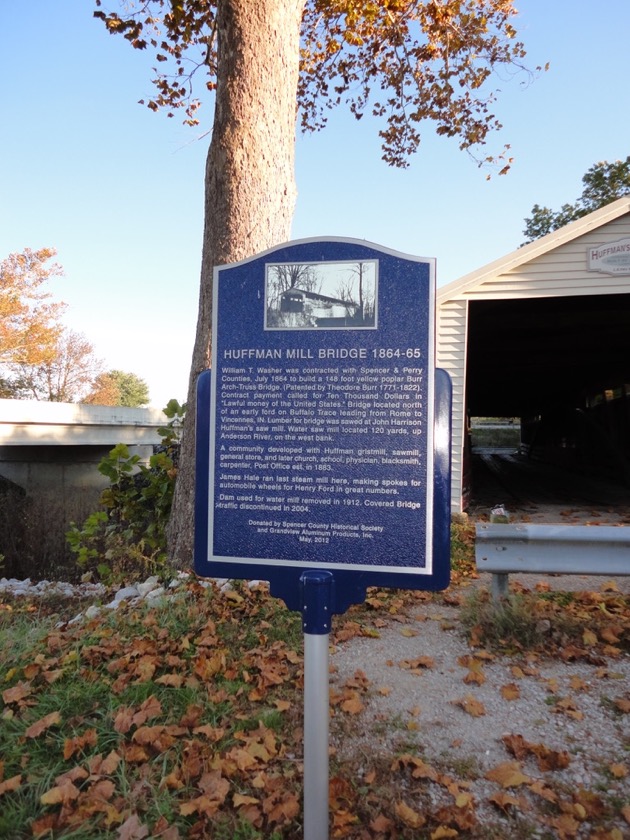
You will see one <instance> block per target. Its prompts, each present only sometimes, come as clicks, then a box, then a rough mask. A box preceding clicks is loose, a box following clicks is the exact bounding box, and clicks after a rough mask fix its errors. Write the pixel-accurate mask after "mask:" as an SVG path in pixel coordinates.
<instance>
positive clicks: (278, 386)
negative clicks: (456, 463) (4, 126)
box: [195, 239, 450, 612]
mask: <svg viewBox="0 0 630 840" xmlns="http://www.w3.org/2000/svg"><path fill="white" fill-rule="evenodd" d="M434 275H435V264H434V261H433V260H431V259H420V258H415V257H409V256H404V255H401V254H398V253H395V252H392V251H389V250H386V249H384V248H381V247H379V246H376V245H372V244H366V243H364V242H358V241H355V240H336V239H330V240H307V241H303V242H298V243H291V244H288V245H284V246H281V247H279V248H276V249H273V250H271V251H268V252H266V253H264V254H261V255H259V256H256V257H254V258H252V259H250V260H245V261H243V262H241V263H238V264H234V265H229V266H224V267H220V268H218V269H216V271H215V279H214V318H213V348H212V371H211V373H208V374H206V375H203V376H202V378H201V380H200V387H199V397H198V420H197V499H196V545H195V567H196V571H197V572H198V573H199V574H201V575H205V576H213V577H230V578H250V579H263V580H269V581H270V582H271V591H272V593H273V594H276V595H278V596H279V597H282V598H284V600H285V601H286V602H287V604H288V605H289V606H290V607H291V608H294V609H298V608H299V592H298V590H299V580H300V577H301V575H302V574H303V572H304V571H306V570H312V569H320V570H326V571H328V572H332V573H333V575H334V581H335V606H334V611H335V612H343V610H344V609H345V608H346V607H347V606H348V605H349V604H350V603H353V602H356V601H360V600H361V599H362V597H364V593H365V588H366V587H367V586H371V585H375V586H395V587H402V588H415V589H438V588H443V587H445V586H446V585H448V579H449V557H448V553H449V521H450V519H449V506H450V500H449V448H450V388H449V382H448V377H447V376H446V374H444V373H443V372H441V371H437V372H436V370H435V357H434V287H435V276H434Z"/></svg>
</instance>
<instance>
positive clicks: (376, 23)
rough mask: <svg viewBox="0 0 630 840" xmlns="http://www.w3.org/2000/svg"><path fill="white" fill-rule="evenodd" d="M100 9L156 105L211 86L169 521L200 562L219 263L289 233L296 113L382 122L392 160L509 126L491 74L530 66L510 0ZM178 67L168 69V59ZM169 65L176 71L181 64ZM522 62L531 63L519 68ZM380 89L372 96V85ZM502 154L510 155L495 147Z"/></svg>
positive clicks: (284, 1)
mask: <svg viewBox="0 0 630 840" xmlns="http://www.w3.org/2000/svg"><path fill="white" fill-rule="evenodd" d="M95 3H96V6H97V9H98V10H97V11H96V12H95V15H96V16H97V17H99V18H100V19H101V20H103V22H104V23H105V25H106V27H107V29H108V30H109V31H110V32H111V33H120V34H122V35H123V36H124V37H125V38H126V39H127V40H128V41H129V42H130V43H131V44H132V46H133V47H135V48H136V49H147V48H151V49H152V50H153V51H154V53H155V60H156V65H155V67H156V68H157V67H158V66H159V67H160V68H162V69H161V70H160V71H158V70H157V69H156V70H155V79H154V81H155V85H156V91H157V93H156V96H155V97H154V98H153V99H152V100H150V101H148V103H147V105H148V107H149V108H151V109H152V110H158V109H159V108H161V107H165V108H166V109H167V111H168V113H169V115H172V114H173V113H174V112H175V110H176V109H178V108H183V109H184V114H185V120H184V121H185V122H188V123H189V124H193V125H194V124H196V123H197V122H198V117H197V110H198V107H199V103H200V100H199V98H198V95H197V94H195V87H194V83H195V82H197V81H198V80H199V81H201V84H202V86H204V88H205V89H210V90H212V91H214V102H215V108H214V123H213V127H212V140H211V143H210V148H209V151H208V158H207V163H206V183H205V227H204V238H203V253H202V258H201V292H200V299H199V315H198V321H197V332H196V339H195V346H194V349H193V358H192V365H191V375H190V380H189V392H188V413H187V415H186V422H185V424H184V434H183V440H182V448H181V455H180V471H179V475H178V479H177V487H176V491H175V498H174V505H173V513H172V516H171V523H170V530H169V535H170V545H171V552H172V555H173V558H174V559H175V561H176V562H177V563H178V564H180V565H187V564H189V563H190V562H191V558H192V544H193V520H194V469H195V463H194V421H195V418H194V405H195V398H194V397H195V387H196V380H197V376H198V374H199V373H200V372H201V371H202V370H203V369H204V368H207V367H208V366H209V364H210V346H211V341H210V330H211V323H212V311H211V307H212V272H213V267H214V266H215V265H221V264H226V263H231V262H235V261H237V260H242V259H244V258H247V257H250V256H252V255H253V254H255V253H258V252H259V251H262V250H264V249H267V248H270V247H272V246H273V245H276V244H278V243H280V242H284V241H287V240H288V239H289V238H290V223H291V217H292V213H293V207H294V201H295V196H296V187H295V175H294V145H295V121H296V113H297V107H298V105H299V107H300V109H301V123H302V127H303V128H306V129H309V130H316V129H318V128H321V127H322V126H323V125H324V124H325V122H326V113H327V109H329V108H332V107H335V106H336V105H340V104H345V105H347V106H348V107H349V108H350V110H351V112H352V113H353V114H354V115H355V116H356V117H357V118H360V117H361V116H362V115H363V114H364V113H366V112H368V111H371V112H372V113H374V114H375V115H376V116H378V117H380V118H381V119H382V121H383V128H382V129H381V131H380V136H381V139H382V148H383V157H384V158H385V160H386V161H388V162H389V163H392V164H395V165H400V166H403V165H405V162H406V159H407V156H408V155H409V154H410V153H412V152H414V151H415V150H416V149H417V147H418V145H419V143H420V137H421V135H420V127H421V125H422V123H424V122H431V123H433V124H434V125H435V130H436V131H437V133H438V134H442V135H445V136H448V137H457V138H458V139H459V145H460V148H461V149H464V150H466V151H469V152H470V151H471V150H473V149H475V148H476V149H479V148H481V147H483V145H484V144H485V143H486V138H487V135H488V133H489V132H491V131H492V130H494V129H497V128H499V127H500V123H499V122H498V120H497V119H496V117H495V116H494V115H493V113H492V111H491V109H492V106H493V102H494V99H495V95H494V91H492V90H488V89H487V82H488V79H489V78H490V77H491V75H492V74H493V72H494V71H496V70H499V69H503V68H505V67H508V68H513V67H515V66H517V67H521V60H522V59H523V57H524V54H525V53H524V49H523V45H522V44H521V43H519V42H518V41H516V40H515V35H516V33H515V30H514V27H513V25H512V21H513V19H514V16H515V15H516V10H515V9H514V7H513V3H512V0H441V2H438V0H426V2H406V3H401V2H400V0H380V2H374V0H257V2H252V0H216V2H214V3H213V2H210V0H181V2H178V3H172V2H170V0H142V2H138V3H137V4H136V5H135V6H132V4H128V3H125V4H124V9H125V12H124V14H123V15H122V16H121V15H119V14H118V13H117V12H105V11H101V9H100V7H101V0H95ZM169 66H170V67H169ZM171 68H172V72H171ZM521 69H522V68H521ZM373 91H376V94H373ZM485 161H487V162H497V161H498V162H499V163H500V164H503V168H502V170H501V171H506V169H507V167H508V166H509V159H508V160H506V159H505V150H504V153H503V155H499V156H493V155H488V156H486V157H485Z"/></svg>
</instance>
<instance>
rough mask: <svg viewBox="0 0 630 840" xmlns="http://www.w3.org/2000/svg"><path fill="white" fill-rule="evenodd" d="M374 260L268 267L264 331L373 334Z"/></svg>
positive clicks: (375, 280) (286, 264)
mask: <svg viewBox="0 0 630 840" xmlns="http://www.w3.org/2000/svg"><path fill="white" fill-rule="evenodd" d="M377 281H378V260H360V261H354V262H353V261H349V262H335V263H274V264H268V265H267V266H266V284H265V295H266V306H265V328H266V329H270V330H312V329H375V328H376V315H377V313H376V301H377V294H376V290H377Z"/></svg>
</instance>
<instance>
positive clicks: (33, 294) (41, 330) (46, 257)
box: [0, 248, 65, 378]
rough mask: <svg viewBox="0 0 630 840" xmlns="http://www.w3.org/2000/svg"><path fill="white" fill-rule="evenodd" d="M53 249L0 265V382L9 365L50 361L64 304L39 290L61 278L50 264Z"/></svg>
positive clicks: (19, 255) (12, 257)
mask: <svg viewBox="0 0 630 840" xmlns="http://www.w3.org/2000/svg"><path fill="white" fill-rule="evenodd" d="M56 253H57V252H56V251H55V250H54V249H53V248H40V249H39V250H38V251H33V250H31V249H30V248H26V249H25V250H24V251H22V252H21V253H14V254H9V256H8V257H7V258H6V259H4V260H3V261H2V262H0V378H4V376H6V370H5V366H6V365H10V364H39V363H41V362H44V361H47V360H50V358H52V356H53V354H54V349H55V346H56V342H57V340H58V338H59V335H60V333H61V329H62V328H61V325H60V323H59V318H60V316H61V312H62V311H63V309H64V308H65V304H63V303H54V302H52V301H51V293H50V292H48V291H45V290H44V289H43V288H42V287H43V286H44V284H45V283H46V282H47V281H48V280H50V279H51V278H52V277H59V276H61V275H62V274H63V271H62V268H61V266H59V265H57V263H50V260H51V259H52V258H53V257H54V256H55V254H56Z"/></svg>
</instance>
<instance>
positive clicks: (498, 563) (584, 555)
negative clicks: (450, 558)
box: [475, 523, 630, 598]
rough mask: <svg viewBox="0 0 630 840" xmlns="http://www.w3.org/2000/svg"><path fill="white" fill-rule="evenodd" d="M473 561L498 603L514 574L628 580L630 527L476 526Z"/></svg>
mask: <svg viewBox="0 0 630 840" xmlns="http://www.w3.org/2000/svg"><path fill="white" fill-rule="evenodd" d="M475 559H476V562H477V569H478V570H479V571H480V572H490V573H491V574H492V595H493V597H495V598H500V597H504V596H505V595H507V592H508V575H509V574H511V573H512V574H514V573H520V574H561V575H613V576H617V575H630V528H625V527H617V526H613V525H597V526H596V525H590V526H589V525H532V524H529V523H523V524H515V525H504V524H494V523H492V524H486V523H478V524H477V526H476V542H475Z"/></svg>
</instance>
